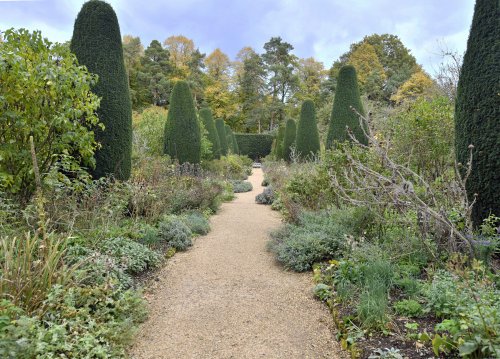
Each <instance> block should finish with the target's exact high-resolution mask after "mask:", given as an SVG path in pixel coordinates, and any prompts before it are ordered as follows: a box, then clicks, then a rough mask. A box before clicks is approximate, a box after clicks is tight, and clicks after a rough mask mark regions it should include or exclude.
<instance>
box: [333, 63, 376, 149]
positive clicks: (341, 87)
mask: <svg viewBox="0 0 500 359" xmlns="http://www.w3.org/2000/svg"><path fill="white" fill-rule="evenodd" d="M352 109H355V110H357V111H358V112H359V113H360V114H361V115H363V116H364V110H363V105H362V104H361V99H360V97H359V89H358V81H357V78H356V70H355V69H354V66H351V65H347V66H344V67H342V68H341V69H340V72H339V77H338V80H337V91H336V92H335V99H334V100H333V109H332V114H331V117H330V125H329V127H328V136H327V139H326V148H332V146H333V145H334V143H335V141H337V142H344V141H346V140H350V137H349V133H348V131H347V128H349V129H350V130H351V131H352V133H353V135H354V137H355V138H356V139H357V140H358V141H359V142H361V143H363V144H368V139H367V138H366V136H365V134H364V133H363V129H362V128H361V126H360V123H359V116H358V114H356V113H355V112H354V111H353V110H352Z"/></svg>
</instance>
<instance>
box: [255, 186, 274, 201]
mask: <svg viewBox="0 0 500 359" xmlns="http://www.w3.org/2000/svg"><path fill="white" fill-rule="evenodd" d="M255 202H256V203H258V204H273V202H274V191H273V189H272V187H270V186H269V187H266V188H264V191H263V192H262V193H259V194H258V195H257V196H255Z"/></svg>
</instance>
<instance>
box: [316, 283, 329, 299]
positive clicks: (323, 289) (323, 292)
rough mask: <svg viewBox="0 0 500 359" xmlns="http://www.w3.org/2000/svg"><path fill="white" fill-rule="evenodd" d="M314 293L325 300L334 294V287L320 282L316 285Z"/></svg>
mask: <svg viewBox="0 0 500 359" xmlns="http://www.w3.org/2000/svg"><path fill="white" fill-rule="evenodd" d="M314 295H315V296H316V297H318V298H319V299H320V300H323V301H325V300H327V299H329V298H330V297H331V296H332V289H331V288H330V287H329V286H328V285H326V284H324V283H318V284H316V286H315V287H314Z"/></svg>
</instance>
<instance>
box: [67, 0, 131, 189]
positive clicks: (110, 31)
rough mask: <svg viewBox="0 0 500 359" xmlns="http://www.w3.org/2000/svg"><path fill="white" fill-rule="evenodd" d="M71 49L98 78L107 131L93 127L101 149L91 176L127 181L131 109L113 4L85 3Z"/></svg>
mask: <svg viewBox="0 0 500 359" xmlns="http://www.w3.org/2000/svg"><path fill="white" fill-rule="evenodd" d="M70 48H71V51H72V52H73V53H74V54H75V55H76V57H77V59H78V62H79V63H80V65H85V66H86V67H87V69H88V70H89V71H90V72H92V73H94V74H97V75H98V76H99V80H98V82H97V84H96V85H95V86H94V87H93V88H92V91H93V92H94V93H95V94H96V95H98V96H99V97H101V105H100V107H99V110H98V111H97V114H98V116H99V120H100V121H101V122H102V123H103V124H104V126H105V128H104V130H103V129H101V128H93V130H94V132H95V138H96V140H97V142H99V143H100V144H101V148H100V149H99V150H98V151H97V152H96V154H95V159H96V166H95V169H94V170H93V171H92V176H93V177H94V178H100V177H104V176H107V175H112V176H113V177H115V178H117V179H121V180H126V179H128V178H129V177H130V171H131V166H132V162H131V153H132V108H131V103H130V95H129V88H128V80H127V73H126V71H125V64H124V62H123V49H122V38H121V35H120V27H119V25H118V19H117V18H116V14H115V12H114V11H113V8H112V7H111V5H109V4H108V3H105V2H104V1H98V0H93V1H88V2H86V3H85V4H83V6H82V9H81V10H80V12H79V13H78V16H77V18H76V20H75V26H74V29H73V37H72V39H71V45H70Z"/></svg>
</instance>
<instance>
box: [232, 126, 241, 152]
mask: <svg viewBox="0 0 500 359" xmlns="http://www.w3.org/2000/svg"><path fill="white" fill-rule="evenodd" d="M231 136H232V138H233V146H234V153H235V154H237V155H239V154H240V148H239V146H238V141H237V140H236V135H235V134H234V132H232V131H231Z"/></svg>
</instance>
